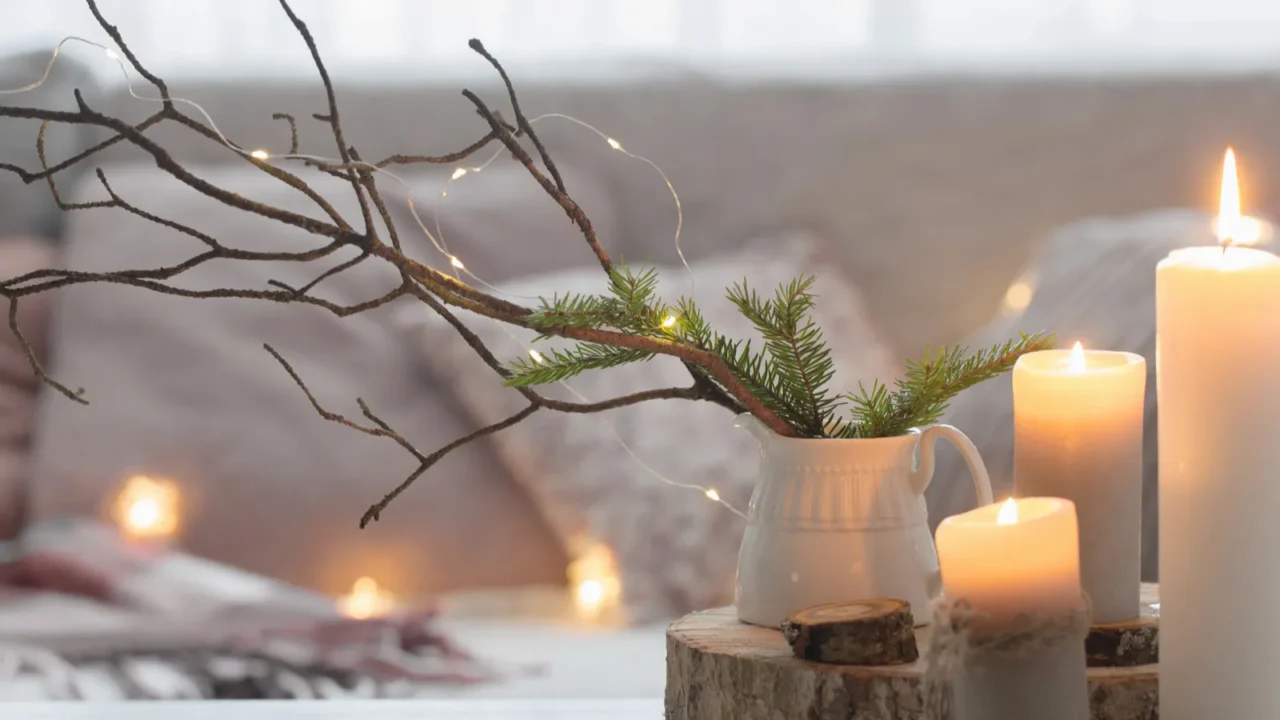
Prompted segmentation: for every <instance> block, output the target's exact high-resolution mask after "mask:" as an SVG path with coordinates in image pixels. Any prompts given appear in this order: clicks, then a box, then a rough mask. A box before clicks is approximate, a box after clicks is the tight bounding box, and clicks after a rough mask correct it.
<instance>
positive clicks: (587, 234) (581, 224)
mask: <svg viewBox="0 0 1280 720" xmlns="http://www.w3.org/2000/svg"><path fill="white" fill-rule="evenodd" d="M462 95H463V97H465V98H467V99H468V100H470V101H471V104H473V105H475V106H476V110H477V111H478V112H479V113H480V117H482V118H484V119H485V122H487V123H489V128H490V129H491V130H493V132H495V133H497V134H498V140H499V141H501V142H502V144H503V145H505V146H506V147H507V149H508V150H510V151H511V154H512V155H514V156H515V157H516V159H517V160H519V161H520V164H521V165H524V167H525V169H526V170H528V171H529V174H530V175H532V176H533V178H534V179H535V180H537V181H538V184H539V185H541V186H542V189H543V190H545V191H546V192H547V194H548V195H550V196H551V197H552V198H553V199H554V200H555V201H556V203H558V204H559V205H560V207H561V208H562V209H563V210H564V211H565V213H566V214H567V215H568V216H569V219H570V220H572V221H573V223H574V224H575V225H577V226H578V229H579V230H580V231H581V232H582V236H583V237H584V238H586V241H587V245H589V246H590V247H591V251H592V252H593V253H595V254H596V260H598V261H599V262H600V267H602V268H604V270H605V272H607V273H612V272H613V261H612V260H610V259H609V254H608V253H607V252H605V250H604V246H602V245H601V244H600V239H599V238H598V237H596V231H595V228H593V227H592V226H591V219H590V218H588V217H587V214H586V213H585V212H583V210H582V208H581V207H579V206H578V203H577V202H575V201H574V199H573V198H571V197H569V195H568V193H565V192H564V191H562V190H560V188H559V187H557V186H556V184H555V183H554V182H552V181H551V180H549V179H548V178H547V176H546V175H543V174H542V171H541V170H539V169H538V166H537V165H536V164H534V162H533V157H531V156H530V155H529V153H528V151H526V150H525V149H524V147H522V146H521V145H520V142H519V141H518V140H516V138H515V135H513V134H512V133H511V131H510V130H508V129H507V128H506V127H504V125H503V123H502V121H501V120H499V119H498V118H497V117H496V116H495V115H494V114H493V111H491V110H490V109H489V106H488V105H485V103H484V101H483V100H481V99H480V98H479V97H478V96H477V95H476V94H475V93H473V92H471V91H470V90H463V91H462Z"/></svg>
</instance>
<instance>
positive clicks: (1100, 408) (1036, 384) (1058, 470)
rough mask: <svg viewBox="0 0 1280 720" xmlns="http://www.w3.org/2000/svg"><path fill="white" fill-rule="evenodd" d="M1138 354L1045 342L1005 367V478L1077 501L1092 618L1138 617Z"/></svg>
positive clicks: (1033, 491)
mask: <svg viewBox="0 0 1280 720" xmlns="http://www.w3.org/2000/svg"><path fill="white" fill-rule="evenodd" d="M1146 367H1147V364H1146V361H1145V360H1143V359H1142V356H1140V355H1134V354H1133V353H1124V352H1102V351H1098V350H1087V351H1086V350H1084V349H1083V348H1081V346H1080V344H1079V343H1076V346H1075V347H1074V348H1073V349H1071V350H1046V351H1044V352H1035V353H1029V354H1027V355H1024V356H1022V357H1021V358H1019V359H1018V363H1017V365H1015V366H1014V369H1013V409H1014V413H1013V416H1014V438H1015V442H1014V466H1013V467H1014V474H1013V477H1014V487H1015V488H1016V491H1017V494H1018V495H1022V496H1042V497H1061V498H1066V499H1068V500H1070V501H1072V502H1073V503H1074V504H1075V506H1076V516H1077V520H1078V522H1079V529H1080V580H1081V585H1082V586H1083V588H1084V591H1085V592H1087V593H1088V594H1089V597H1090V599H1091V600H1092V601H1093V618H1094V622H1097V623H1114V622H1123V621H1125V620H1132V619H1134V618H1136V617H1138V608H1139V585H1140V584H1141V582H1142V562H1141V560H1142V558H1141V556H1142V414H1143V397H1142V396H1143V392H1144V390H1145V388H1146V384H1147V372H1146Z"/></svg>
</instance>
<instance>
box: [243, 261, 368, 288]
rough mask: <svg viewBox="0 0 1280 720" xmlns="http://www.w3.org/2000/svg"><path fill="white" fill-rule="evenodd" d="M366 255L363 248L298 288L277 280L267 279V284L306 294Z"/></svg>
mask: <svg viewBox="0 0 1280 720" xmlns="http://www.w3.org/2000/svg"><path fill="white" fill-rule="evenodd" d="M368 257H369V251H368V250H363V251H361V252H360V254H359V255H357V256H355V257H353V258H351V259H350V260H345V261H343V262H341V263H338V264H337V265H334V266H333V267H331V268H329V269H328V270H325V271H324V272H322V273H320V274H319V275H317V276H316V278H315V279H314V280H312V281H311V282H309V283H307V284H306V285H303V286H302V287H300V288H296V289H295V288H291V287H289V286H288V285H285V284H284V283H282V282H280V281H279V280H268V281H267V284H268V285H272V286H274V287H278V288H283V289H285V290H288V291H289V292H291V293H294V294H295V295H306V294H307V293H308V292H310V291H311V290H312V289H314V288H315V286H317V285H319V284H320V283H322V282H324V281H325V280H326V279H328V278H331V277H333V276H334V275H337V274H338V273H340V272H342V271H344V270H349V269H351V268H353V267H355V266H356V265H359V264H360V263H362V262H364V261H365V260H366V259H367V258H368Z"/></svg>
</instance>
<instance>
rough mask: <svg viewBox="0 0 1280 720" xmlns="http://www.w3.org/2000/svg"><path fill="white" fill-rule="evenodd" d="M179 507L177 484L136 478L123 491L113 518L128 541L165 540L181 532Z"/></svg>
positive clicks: (116, 500) (113, 509)
mask: <svg viewBox="0 0 1280 720" xmlns="http://www.w3.org/2000/svg"><path fill="white" fill-rule="evenodd" d="M179 505H180V501H179V492H178V486H177V485H176V484H174V483H172V482H170V481H168V480H158V479H155V478H150V477H147V476H145V475H134V476H133V477H131V478H129V479H128V480H127V481H125V483H124V485H123V486H122V487H121V488H120V492H119V493H118V494H117V495H116V499H115V503H114V506H113V508H112V513H111V514H112V516H113V518H114V519H115V521H116V524H117V525H119V527H120V530H121V531H122V532H123V533H124V534H125V535H127V536H129V537H132V538H137V539H156V538H166V537H170V536H172V535H174V534H175V533H176V532H177V531H178V519H179V515H180V514H181V513H180V511H179Z"/></svg>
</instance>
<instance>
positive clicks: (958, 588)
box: [936, 497, 1089, 720]
mask: <svg viewBox="0 0 1280 720" xmlns="http://www.w3.org/2000/svg"><path fill="white" fill-rule="evenodd" d="M936 539H937V548H938V562H939V565H940V567H941V569H942V586H943V592H944V594H945V596H946V599H947V601H949V602H957V601H959V600H967V601H968V602H969V604H970V605H971V606H972V608H973V610H974V611H975V612H977V613H980V617H982V618H983V619H982V620H980V621H978V622H975V623H974V626H973V629H972V632H973V633H975V634H978V635H982V634H986V633H1000V632H1002V631H1005V630H1009V629H1013V628H1015V627H1025V626H1024V625H1021V624H1020V623H1019V621H1018V616H1019V615H1025V616H1030V617H1031V618H1033V619H1034V618H1041V619H1050V618H1063V617H1070V616H1071V615H1072V614H1074V613H1076V612H1079V610H1080V609H1081V605H1082V600H1081V594H1080V551H1079V545H1078V528H1077V524H1076V511H1075V506H1074V505H1073V504H1072V503H1071V501H1070V500H1065V499H1062V498H1044V497H1038V498H1018V499H1016V500H1015V499H1010V500H1007V501H1005V502H1004V503H1002V504H1000V505H987V506H985V507H981V508H978V509H977V510H973V511H970V512H967V513H963V514H960V515H954V516H952V517H949V518H947V519H946V520H943V521H942V523H941V524H940V525H939V526H938V532H937V536H936ZM953 700H954V717H955V718H956V719H957V720H1028V719H1029V718H1036V720H1087V718H1088V717H1089V693H1088V682H1087V680H1086V676H1085V658H1084V642H1083V640H1081V641H1079V642H1072V641H1066V642H1059V643H1058V644H1056V645H1054V646H1051V647H1045V648H1042V649H1040V650H1038V651H1031V652H1028V653H1026V654H1019V655H1017V656H1016V657H1009V658H1001V659H994V660H990V661H986V662H984V663H982V664H980V665H978V666H973V665H972V664H971V665H970V666H969V667H966V668H965V673H964V675H963V676H961V677H960V679H959V680H957V681H956V683H955V684H954V696H953Z"/></svg>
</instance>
